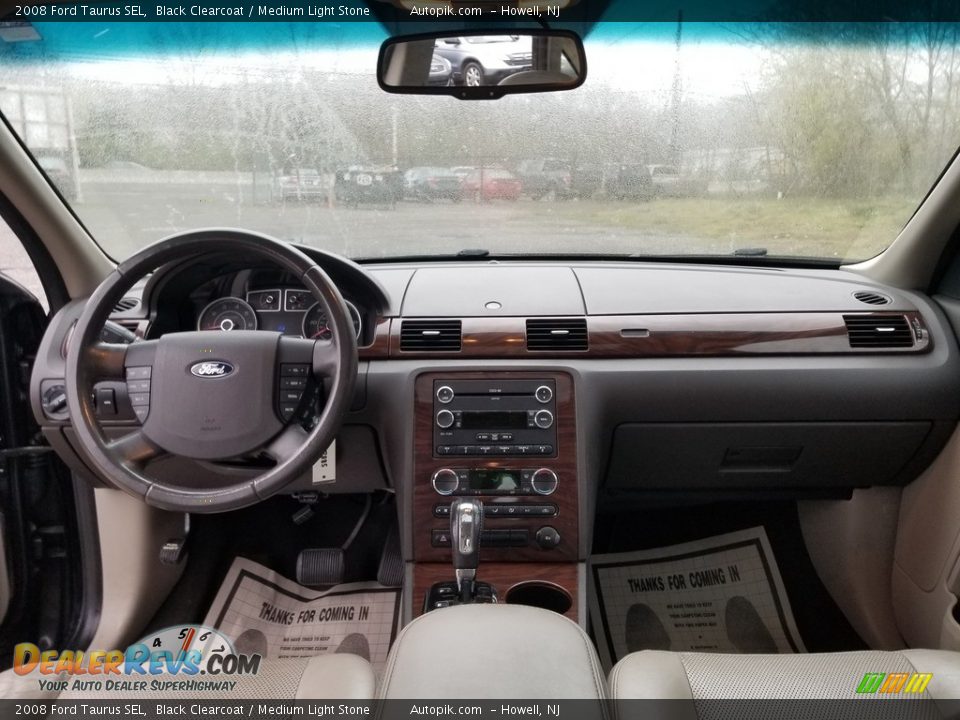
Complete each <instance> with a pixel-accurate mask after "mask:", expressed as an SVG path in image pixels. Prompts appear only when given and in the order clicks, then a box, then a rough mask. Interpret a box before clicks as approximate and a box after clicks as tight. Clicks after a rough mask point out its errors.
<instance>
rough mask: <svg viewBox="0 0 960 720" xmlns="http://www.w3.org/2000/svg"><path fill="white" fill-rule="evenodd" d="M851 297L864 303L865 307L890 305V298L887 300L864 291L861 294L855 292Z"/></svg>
mask: <svg viewBox="0 0 960 720" xmlns="http://www.w3.org/2000/svg"><path fill="white" fill-rule="evenodd" d="M853 296H854V297H855V298H856V299H857V300H859V301H860V302H862V303H866V304H867V305H889V304H890V298H888V297H887V296H886V295H882V294H880V293H877V292H867V291H865V290H864V291H862V292H855V293H854V294H853Z"/></svg>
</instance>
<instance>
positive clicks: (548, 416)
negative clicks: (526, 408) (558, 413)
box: [533, 410, 553, 430]
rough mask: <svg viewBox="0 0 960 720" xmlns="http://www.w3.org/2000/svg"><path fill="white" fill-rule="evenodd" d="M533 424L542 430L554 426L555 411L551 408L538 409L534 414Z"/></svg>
mask: <svg viewBox="0 0 960 720" xmlns="http://www.w3.org/2000/svg"><path fill="white" fill-rule="evenodd" d="M533 424H534V425H536V426H537V427H538V428H540V429H541V430H546V429H548V428H550V427H553V413H552V412H550V411H549V410H537V412H536V414H535V415H534V416H533Z"/></svg>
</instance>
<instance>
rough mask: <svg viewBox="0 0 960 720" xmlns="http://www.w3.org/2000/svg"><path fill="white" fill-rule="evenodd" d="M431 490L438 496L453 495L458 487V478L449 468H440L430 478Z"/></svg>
mask: <svg viewBox="0 0 960 720" xmlns="http://www.w3.org/2000/svg"><path fill="white" fill-rule="evenodd" d="M430 482H431V484H432V485H433V489H434V490H436V491H437V493H439V494H440V495H453V494H454V493H455V492H456V491H457V488H458V487H460V478H459V477H457V473H455V472H454V471H453V470H451V469H450V468H440V469H439V470H437V471H436V472H435V473H434V474H433V477H432V478H430Z"/></svg>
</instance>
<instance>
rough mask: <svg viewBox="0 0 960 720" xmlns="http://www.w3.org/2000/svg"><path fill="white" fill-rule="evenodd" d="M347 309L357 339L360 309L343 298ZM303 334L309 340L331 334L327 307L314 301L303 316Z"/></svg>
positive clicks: (358, 335)
mask: <svg viewBox="0 0 960 720" xmlns="http://www.w3.org/2000/svg"><path fill="white" fill-rule="evenodd" d="M343 302H344V304H345V305H346V306H347V310H348V311H349V312H350V319H351V320H352V321H353V329H354V332H355V333H356V336H357V340H359V339H360V331H361V329H362V323H361V320H360V311H359V310H357V308H356V306H355V305H354V304H353V303H351V302H350V301H349V300H344V301H343ZM303 336H304V337H305V338H310V339H311V340H319V339H323V340H329V339H330V337H331V336H332V333H331V332H330V320H329V318H328V317H327V309H326V308H325V307H324V306H323V305H322V304H321V303H318V302H316V303H314V304H313V305H311V306H310V309H309V310H307V313H306V314H305V315H304V316H303Z"/></svg>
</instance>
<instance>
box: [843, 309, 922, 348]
mask: <svg viewBox="0 0 960 720" xmlns="http://www.w3.org/2000/svg"><path fill="white" fill-rule="evenodd" d="M843 322H844V323H846V325H847V337H849V338H850V347H852V348H873V349H877V348H908V347H913V332H912V331H911V330H910V324H909V323H908V322H907V319H906V318H905V317H904V316H903V315H844V316H843Z"/></svg>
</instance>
